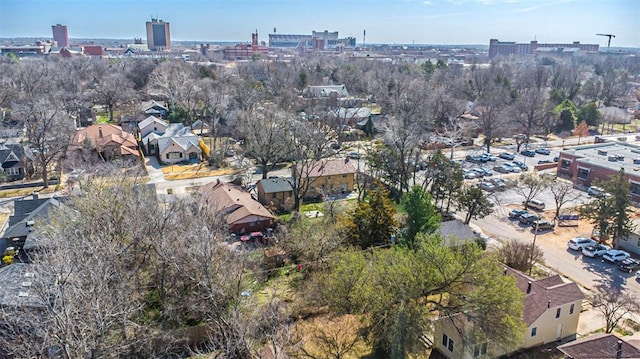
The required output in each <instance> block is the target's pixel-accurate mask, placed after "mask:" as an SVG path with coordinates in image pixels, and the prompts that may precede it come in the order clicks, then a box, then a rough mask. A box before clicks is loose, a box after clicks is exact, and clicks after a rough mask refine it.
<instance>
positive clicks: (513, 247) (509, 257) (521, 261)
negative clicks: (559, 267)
mask: <svg viewBox="0 0 640 359" xmlns="http://www.w3.org/2000/svg"><path fill="white" fill-rule="evenodd" d="M498 260H499V261H500V262H501V263H504V264H506V265H507V266H509V267H511V268H513V269H516V270H519V271H521V272H528V271H530V270H531V266H532V265H533V263H544V254H543V253H542V249H540V247H539V246H537V245H536V246H534V245H533V243H523V242H520V241H518V240H516V239H511V240H508V241H506V242H505V243H502V246H501V247H500V249H498Z"/></svg>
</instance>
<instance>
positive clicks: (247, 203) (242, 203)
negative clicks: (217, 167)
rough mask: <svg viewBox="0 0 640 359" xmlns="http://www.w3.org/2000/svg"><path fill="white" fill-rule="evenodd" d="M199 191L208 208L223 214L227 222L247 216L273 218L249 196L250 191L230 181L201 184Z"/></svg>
mask: <svg viewBox="0 0 640 359" xmlns="http://www.w3.org/2000/svg"><path fill="white" fill-rule="evenodd" d="M200 191H201V192H202V194H203V196H204V198H205V201H206V203H207V205H208V207H209V209H210V210H211V211H212V212H213V213H215V214H222V215H225V216H226V220H227V223H229V224H232V223H234V222H236V221H238V220H241V219H243V218H245V217H247V216H258V217H263V218H268V219H275V217H274V216H273V215H272V214H271V212H269V210H267V209H266V208H264V206H263V205H262V203H260V202H258V201H256V200H254V199H253V197H251V193H249V192H246V191H244V190H243V189H242V188H240V187H238V186H236V185H233V184H231V183H224V182H220V181H217V182H212V183H208V184H206V185H203V186H202V187H201V188H200Z"/></svg>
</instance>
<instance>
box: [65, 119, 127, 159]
mask: <svg viewBox="0 0 640 359" xmlns="http://www.w3.org/2000/svg"><path fill="white" fill-rule="evenodd" d="M87 138H89V139H91V141H92V142H93V144H94V145H95V146H96V147H98V148H99V147H103V146H120V154H121V155H134V156H139V153H138V152H137V151H136V150H135V148H137V147H138V143H137V141H136V138H135V137H134V136H133V134H131V133H129V132H127V131H125V130H123V129H122V127H120V126H116V125H111V124H97V125H91V126H89V127H86V128H83V129H80V130H78V131H76V135H75V137H74V138H73V144H72V145H71V146H70V148H69V149H70V150H73V149H77V148H82V146H83V143H84V141H85V140H86V139H87Z"/></svg>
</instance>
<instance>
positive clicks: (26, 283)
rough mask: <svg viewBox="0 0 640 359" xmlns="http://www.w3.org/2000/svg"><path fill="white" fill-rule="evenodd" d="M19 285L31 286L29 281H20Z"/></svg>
mask: <svg viewBox="0 0 640 359" xmlns="http://www.w3.org/2000/svg"><path fill="white" fill-rule="evenodd" d="M20 285H21V286H23V287H31V282H22V283H20Z"/></svg>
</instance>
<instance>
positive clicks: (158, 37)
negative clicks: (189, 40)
mask: <svg viewBox="0 0 640 359" xmlns="http://www.w3.org/2000/svg"><path fill="white" fill-rule="evenodd" d="M147 47H149V50H154V51H157V50H171V35H170V32H169V23H168V22H164V21H162V20H158V19H151V21H147Z"/></svg>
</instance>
